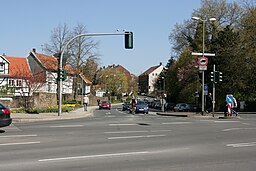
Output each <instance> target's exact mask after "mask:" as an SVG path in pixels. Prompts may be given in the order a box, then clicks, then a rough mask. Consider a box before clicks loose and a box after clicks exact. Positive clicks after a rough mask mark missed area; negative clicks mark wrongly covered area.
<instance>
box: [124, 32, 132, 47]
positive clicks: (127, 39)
mask: <svg viewBox="0 0 256 171" xmlns="http://www.w3.org/2000/svg"><path fill="white" fill-rule="evenodd" d="M124 47H125V49H132V48H133V32H128V31H126V32H125V35H124Z"/></svg>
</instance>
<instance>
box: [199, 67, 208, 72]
mask: <svg viewBox="0 0 256 171" xmlns="http://www.w3.org/2000/svg"><path fill="white" fill-rule="evenodd" d="M199 70H200V71H206V70H207V66H199Z"/></svg>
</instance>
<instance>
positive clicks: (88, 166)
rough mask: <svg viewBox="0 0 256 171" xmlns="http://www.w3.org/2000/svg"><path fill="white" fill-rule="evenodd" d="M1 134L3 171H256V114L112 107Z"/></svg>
mask: <svg viewBox="0 0 256 171" xmlns="http://www.w3.org/2000/svg"><path fill="white" fill-rule="evenodd" d="M2 130H4V131H5V132H4V131H2V132H3V133H1V134H0V149H1V153H0V170H1V171H39V170H40V171H46V170H49V171H51V170H52V171H53V170H54V171H63V170H67V171H81V170H83V171H87V170H88V171H101V170H102V171H153V170H154V171H155V170H157V171H186V170H188V171H208V170H209V171H213V170H214V171H216V170H221V171H223V170H225V171H234V170H237V171H238V170H239V171H240V170H241V171H247V170H248V171H252V170H255V168H256V162H255V161H256V115H244V116H241V118H240V119H230V120H224V119H222V120H220V119H216V118H215V119H203V118H179V117H170V116H169V117H168V116H159V115H156V113H155V112H149V114H136V115H132V114H129V113H128V112H126V111H121V109H120V108H113V109H112V110H96V111H95V113H94V116H93V117H88V118H82V119H74V120H62V121H48V122H34V123H19V124H15V125H12V126H10V127H6V128H2Z"/></svg>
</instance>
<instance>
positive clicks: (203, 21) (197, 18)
mask: <svg viewBox="0 0 256 171" xmlns="http://www.w3.org/2000/svg"><path fill="white" fill-rule="evenodd" d="M192 19H193V20H197V21H201V22H202V23H203V52H202V56H203V57H204V56H205V53H204V50H205V41H204V40H205V23H206V22H207V21H216V18H209V19H201V18H199V17H192ZM203 114H204V70H202V115H203Z"/></svg>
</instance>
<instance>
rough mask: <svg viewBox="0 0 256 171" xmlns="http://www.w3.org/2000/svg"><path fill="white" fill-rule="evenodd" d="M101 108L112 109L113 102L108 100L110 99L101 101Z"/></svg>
mask: <svg viewBox="0 0 256 171" xmlns="http://www.w3.org/2000/svg"><path fill="white" fill-rule="evenodd" d="M99 109H108V110H110V109H111V103H110V102H108V101H101V102H100V103H99Z"/></svg>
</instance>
